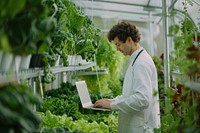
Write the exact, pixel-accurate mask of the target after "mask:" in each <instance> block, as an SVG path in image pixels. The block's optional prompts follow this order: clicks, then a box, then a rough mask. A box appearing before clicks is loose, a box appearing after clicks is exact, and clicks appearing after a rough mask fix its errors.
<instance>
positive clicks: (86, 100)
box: [75, 81, 110, 111]
mask: <svg viewBox="0 0 200 133" xmlns="http://www.w3.org/2000/svg"><path fill="white" fill-rule="evenodd" d="M75 84H76V88H77V90H78V95H79V98H80V100H81V104H82V107H83V108H86V109H93V110H103V111H110V109H105V108H98V107H93V104H92V101H91V98H90V94H89V92H88V88H87V85H86V82H85V81H77V82H75Z"/></svg>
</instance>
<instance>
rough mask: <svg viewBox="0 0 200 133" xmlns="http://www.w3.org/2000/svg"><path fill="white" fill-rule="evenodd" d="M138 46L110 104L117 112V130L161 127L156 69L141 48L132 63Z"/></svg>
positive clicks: (141, 132) (128, 132)
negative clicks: (120, 90)
mask: <svg viewBox="0 0 200 133" xmlns="http://www.w3.org/2000/svg"><path fill="white" fill-rule="evenodd" d="M142 49H144V48H142V47H140V48H139V49H138V50H136V51H135V52H134V53H133V54H132V55H131V56H130V59H129V62H130V63H129V66H128V68H127V71H126V74H125V78H124V83H123V92H122V95H120V96H117V97H116V98H114V100H113V101H112V103H111V109H112V110H118V111H119V120H118V133H153V129H154V128H159V127H160V108H159V101H158V100H159V96H158V94H157V95H156V96H154V93H155V92H158V85H157V70H156V67H155V65H154V63H153V60H152V58H151V57H150V56H149V54H148V53H147V52H146V50H143V51H142V53H141V54H140V55H139V56H138V58H137V59H136V61H135V63H134V65H133V66H132V63H133V61H134V59H135V58H136V56H137V54H138V53H139V52H140V50H142Z"/></svg>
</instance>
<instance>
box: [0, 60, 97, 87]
mask: <svg viewBox="0 0 200 133" xmlns="http://www.w3.org/2000/svg"><path fill="white" fill-rule="evenodd" d="M92 66H95V63H94V62H87V63H86V64H82V65H75V66H68V67H63V66H56V67H52V68H51V71H52V73H54V74H56V73H61V72H69V71H78V70H84V69H87V68H90V67H92ZM42 75H44V73H43V69H41V68H31V69H26V70H21V71H19V73H18V74H17V73H14V72H6V73H0V85H1V84H4V83H9V82H15V81H17V80H18V79H20V80H25V79H29V78H34V77H38V76H42Z"/></svg>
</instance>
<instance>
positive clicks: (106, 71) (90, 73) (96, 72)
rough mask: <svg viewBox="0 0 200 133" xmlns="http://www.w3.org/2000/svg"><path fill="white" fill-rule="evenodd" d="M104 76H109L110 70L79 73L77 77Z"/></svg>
mask: <svg viewBox="0 0 200 133" xmlns="http://www.w3.org/2000/svg"><path fill="white" fill-rule="evenodd" d="M97 74H98V75H103V74H108V69H104V70H97V71H95V70H94V71H78V72H77V73H76V76H83V75H97Z"/></svg>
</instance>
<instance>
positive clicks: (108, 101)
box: [94, 98, 112, 109]
mask: <svg viewBox="0 0 200 133" xmlns="http://www.w3.org/2000/svg"><path fill="white" fill-rule="evenodd" d="M111 102H112V100H111V99H106V98H103V99H100V100H98V101H96V102H95V104H94V107H101V108H106V109H110V104H111Z"/></svg>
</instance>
